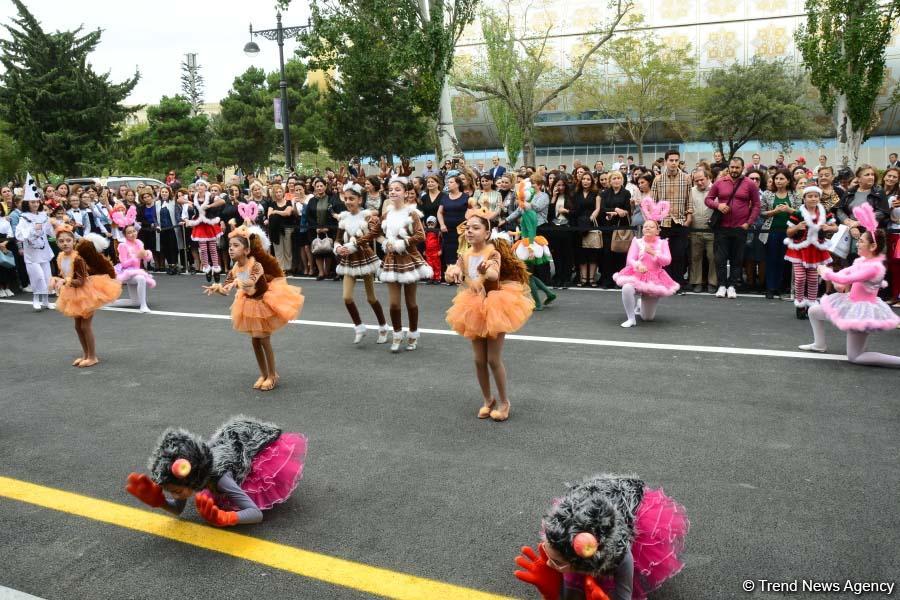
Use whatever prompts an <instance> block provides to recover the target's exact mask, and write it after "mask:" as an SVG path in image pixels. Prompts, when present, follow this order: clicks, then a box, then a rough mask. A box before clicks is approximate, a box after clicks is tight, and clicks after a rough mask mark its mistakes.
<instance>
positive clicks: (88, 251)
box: [52, 225, 122, 368]
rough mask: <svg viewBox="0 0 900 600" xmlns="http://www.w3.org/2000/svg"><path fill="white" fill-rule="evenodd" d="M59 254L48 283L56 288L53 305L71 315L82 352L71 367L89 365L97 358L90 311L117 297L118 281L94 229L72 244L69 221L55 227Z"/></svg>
mask: <svg viewBox="0 0 900 600" xmlns="http://www.w3.org/2000/svg"><path fill="white" fill-rule="evenodd" d="M56 243H57V244H58V245H59V256H57V257H56V264H57V266H58V267H59V275H60V277H59V278H54V279H53V282H52V285H53V287H54V288H55V289H56V290H58V293H59V298H57V300H56V309H57V310H58V311H59V312H61V313H62V314H64V315H66V316H67V317H72V318H73V319H75V332H76V333H77V334H78V341H79V342H80V343H81V350H82V356H81V358H76V359H75V362H73V363H72V366H73V367H81V368H87V367H93V366H94V365H96V364H97V363H98V362H100V360H99V359H98V358H97V350H96V344H95V340H94V331H93V329H92V327H91V325H92V322H93V319H94V311H95V310H97V309H98V308H100V307H101V306H103V305H104V304H108V303H110V302H112V301H113V300H115V299H116V298H118V297H119V294H121V293H122V284H121V283H119V282H118V281H116V271H115V269H113V265H112V263H111V262H110V261H109V259H108V258H106V257H105V256H103V255H102V254H100V253H101V252H103V251H104V250H106V248H107V247H108V246H109V242H108V241H106V238H103V237H101V236H99V235H97V234H96V233H89V234H87V235H86V236H85V237H84V238H83V239H82V240H81V241H80V242H78V246H77V247H76V246H75V233H74V232H73V231H72V227H71V226H69V225H61V226H60V227H58V228H57V229H56Z"/></svg>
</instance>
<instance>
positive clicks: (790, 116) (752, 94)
mask: <svg viewBox="0 0 900 600" xmlns="http://www.w3.org/2000/svg"><path fill="white" fill-rule="evenodd" d="M808 88H809V86H808V83H807V81H806V78H805V76H804V74H803V73H792V72H791V71H790V70H789V69H788V68H787V67H786V66H785V63H784V62H782V61H775V62H766V61H763V60H759V59H754V60H753V61H752V62H750V63H749V64H746V65H742V64H734V65H731V66H730V67H728V68H727V69H716V70H714V71H712V72H710V73H709V75H708V76H707V78H706V87H705V88H704V89H702V90H701V93H700V99H699V103H698V107H697V112H698V121H699V127H700V130H701V133H702V134H703V135H705V136H708V138H709V139H712V140H713V141H714V143H715V144H716V146H717V147H718V148H719V150H720V151H721V152H722V153H723V154H725V155H726V156H727V157H728V159H729V160H730V159H731V158H732V157H733V156H734V155H735V154H736V153H737V151H738V149H739V148H740V147H741V146H743V145H744V144H746V143H747V142H748V141H750V140H758V141H759V142H760V143H762V144H763V145H767V146H780V147H781V148H782V149H784V150H785V151H788V150H789V149H790V145H791V140H797V139H801V140H804V139H815V138H818V137H819V136H821V135H822V133H823V130H822V127H821V126H820V125H819V124H818V123H817V122H816V117H817V115H818V113H817V111H816V108H815V106H814V105H813V104H812V103H810V102H809V101H808V100H807V93H806V92H807V90H808Z"/></svg>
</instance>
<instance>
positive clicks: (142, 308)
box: [140, 304, 153, 315]
mask: <svg viewBox="0 0 900 600" xmlns="http://www.w3.org/2000/svg"><path fill="white" fill-rule="evenodd" d="M140 312H142V313H144V314H145V315H149V314H150V313H151V312H153V311H151V310H150V307H149V306H147V305H146V304H145V305H144V306H142V307H141V310H140Z"/></svg>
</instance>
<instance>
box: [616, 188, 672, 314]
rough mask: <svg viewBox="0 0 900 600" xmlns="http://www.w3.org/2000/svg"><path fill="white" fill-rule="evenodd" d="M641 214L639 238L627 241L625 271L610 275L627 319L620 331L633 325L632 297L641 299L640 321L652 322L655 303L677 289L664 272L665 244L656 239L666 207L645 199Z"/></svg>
mask: <svg viewBox="0 0 900 600" xmlns="http://www.w3.org/2000/svg"><path fill="white" fill-rule="evenodd" d="M641 211H642V212H643V214H645V215H647V220H646V221H644V226H643V237H635V238H633V239H632V240H631V247H630V248H628V257H627V258H626V259H625V268H624V269H622V270H621V271H619V272H618V273H614V274H613V280H614V281H615V282H616V284H617V285H619V286H620V287H621V288H622V304H623V305H624V306H625V316H626V317H627V319H626V320H625V322H624V323H622V327H634V326H635V325H637V320H636V318H635V315H636V314H637V302H638V301H637V299H636V297H635V295H636V294H640V295H641V300H640V302H641V307H640V315H641V319H642V320H644V321H652V320H653V319H654V318H655V317H656V306H657V304H658V303H659V299H660V298H664V297H666V296H671V295H672V294H674V293H675V292H677V291H678V287H679V286H678V283H676V282H675V280H674V279H672V278H671V277H669V274H668V273H666V270H665V269H664V267H665V266H666V265H668V264H669V263H670V262H672V254H671V253H670V252H669V240H664V239H662V238H660V237H659V222H660V221H661V220H662V219H665V218H666V215H668V214H669V203H668V202H666V201H665V200H661V201H660V202H659V203H654V202H653V200H652V199H650V198H645V199H644V200H643V201H642V202H641Z"/></svg>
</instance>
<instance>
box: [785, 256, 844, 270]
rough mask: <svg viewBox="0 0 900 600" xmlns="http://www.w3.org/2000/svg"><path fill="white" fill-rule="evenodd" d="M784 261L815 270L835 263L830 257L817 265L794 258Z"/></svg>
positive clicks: (789, 257)
mask: <svg viewBox="0 0 900 600" xmlns="http://www.w3.org/2000/svg"><path fill="white" fill-rule="evenodd" d="M784 260H786V261H788V262H790V263H793V264H795V265H803V266H804V267H806V268H807V269H815V268H816V267H818V266H820V265H830V264H831V263H832V262H833V259H832V258H831V257H830V256H829V257H828V258H826V259H825V260H823V261H822V262H817V263H808V262H806V261H804V260H803V259H800V258H796V257H794V256H785V257H784Z"/></svg>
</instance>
